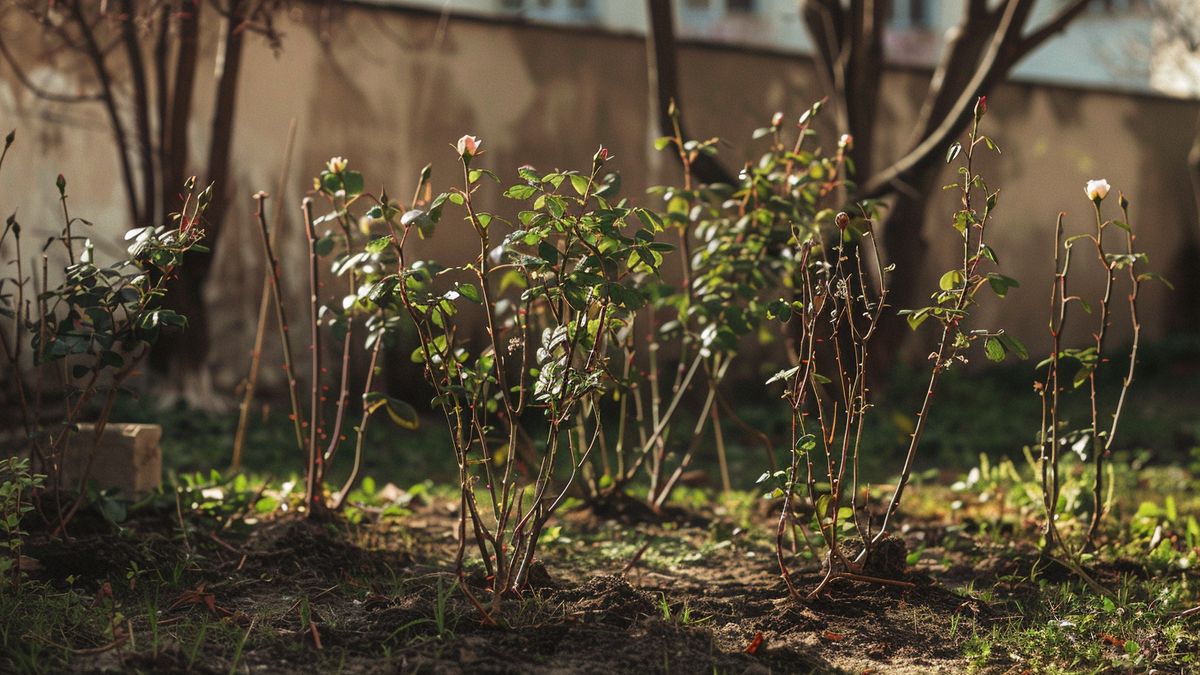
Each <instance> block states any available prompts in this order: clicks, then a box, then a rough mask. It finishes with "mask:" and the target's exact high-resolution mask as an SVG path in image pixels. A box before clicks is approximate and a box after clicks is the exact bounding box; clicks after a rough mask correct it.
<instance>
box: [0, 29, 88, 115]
mask: <svg viewBox="0 0 1200 675" xmlns="http://www.w3.org/2000/svg"><path fill="white" fill-rule="evenodd" d="M0 56H3V57H4V61H5V62H6V63H8V67H9V68H11V69H12V71H13V75H15V76H16V78H17V81H18V82H20V83H21V86H23V87H25V88H26V89H28V90H29V91H30V92H32V93H33V95H34V96H37V97H38V98H40V99H44V100H47V101H54V102H55V103H88V102H95V101H100V100H102V99H103V98H104V96H103V94H100V93H94V94H59V93H57V92H53V91H49V90H46V89H43V88H42V87H40V86H38V85H37V83H35V82H34V81H33V80H31V79H29V75H27V74H26V73H25V71H24V70H23V69H22V68H21V65H20V64H19V63H18V62H17V60H16V59H15V58H13V55H12V52H11V51H9V49H8V44H7V43H6V42H5V40H4V36H3V35H0Z"/></svg>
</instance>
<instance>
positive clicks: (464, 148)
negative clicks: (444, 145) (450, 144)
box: [457, 136, 483, 157]
mask: <svg viewBox="0 0 1200 675" xmlns="http://www.w3.org/2000/svg"><path fill="white" fill-rule="evenodd" d="M481 145H483V141H481V140H479V139H478V138H475V137H474V136H463V137H462V138H460V139H458V146H457V147H458V154H459V155H462V156H463V157H474V156H475V155H476V153H478V152H479V146H481Z"/></svg>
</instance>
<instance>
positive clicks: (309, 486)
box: [300, 197, 325, 516]
mask: <svg viewBox="0 0 1200 675" xmlns="http://www.w3.org/2000/svg"><path fill="white" fill-rule="evenodd" d="M300 213H301V216H302V217H303V218H304V231H305V234H307V235H308V263H309V264H308V289H309V296H308V301H309V313H310V314H309V329H310V330H309V351H310V356H311V358H310V364H311V365H310V367H311V369H312V377H311V380H312V381H311V383H310V384H311V392H310V397H309V411H308V413H309V416H308V419H309V426H308V465H307V467H306V471H305V472H304V473H305V476H304V501H305V504H306V505H307V509H306V514H307V515H309V516H311V515H312V514H313V513H314V512H316V511H317V510H319V509H320V508H321V506H322V500H323V497H322V495H321V490H322V479H323V478H324V473H325V472H324V466H325V464H324V457H322V455H321V451H320V449H319V448H318V447H317V442H318V440H319V439H318V436H319V433H318V427H319V426H320V424H321V330H320V326H319V324H318V315H319V304H320V283H321V282H320V273H321V270H320V258H318V256H317V230H316V226H315V224H314V223H313V215H312V199H311V198H309V197H305V198H304V201H303V202H301V205H300Z"/></svg>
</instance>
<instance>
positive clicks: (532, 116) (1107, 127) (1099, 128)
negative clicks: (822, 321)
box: [0, 4, 1200, 385]
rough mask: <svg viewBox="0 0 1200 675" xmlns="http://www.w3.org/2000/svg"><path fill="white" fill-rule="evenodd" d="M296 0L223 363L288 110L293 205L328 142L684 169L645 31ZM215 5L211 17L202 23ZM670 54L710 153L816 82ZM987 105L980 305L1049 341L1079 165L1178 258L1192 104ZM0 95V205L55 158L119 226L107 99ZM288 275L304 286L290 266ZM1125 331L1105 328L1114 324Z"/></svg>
mask: <svg viewBox="0 0 1200 675" xmlns="http://www.w3.org/2000/svg"><path fill="white" fill-rule="evenodd" d="M299 7H300V9H295V10H293V13H292V15H291V16H290V17H288V18H285V19H284V20H283V21H282V23H281V27H282V29H283V30H284V32H285V33H286V36H285V38H284V49H283V51H282V52H281V53H280V54H275V53H273V52H272V50H271V49H270V48H269V47H268V46H267V45H266V44H264V43H263V42H262V41H261V40H259V39H257V38H253V37H252V38H250V39H249V41H248V44H247V51H246V54H245V62H244V71H243V77H242V80H241V88H240V92H239V95H240V101H239V109H238V113H237V122H236V124H237V126H236V137H235V150H234V161H233V167H234V171H235V180H234V187H233V195H232V198H233V200H234V201H235V206H234V207H232V208H231V209H230V214H229V218H230V221H229V223H228V226H227V227H228V230H227V232H226V234H225V236H224V237H223V239H222V241H221V243H220V245H219V246H218V247H217V249H216V250H215V251H214V255H215V256H216V260H215V269H214V279H215V283H214V284H213V285H212V288H211V295H210V299H211V301H212V303H213V304H212V307H213V310H214V311H213V336H212V337H213V339H214V340H215V341H216V343H217V345H218V346H217V348H216V349H214V358H215V359H220V358H222V357H228V356H229V355H230V354H244V353H246V352H248V350H249V347H250V343H251V340H252V333H253V325H252V323H253V320H254V313H255V311H256V307H257V302H258V288H259V284H260V280H261V270H262V265H261V262H260V261H259V259H258V250H259V249H258V243H257V239H256V236H257V235H256V234H255V230H254V229H253V221H252V220H251V218H250V214H251V209H252V200H251V198H250V195H252V194H253V193H254V192H255V191H256V190H259V189H265V190H268V191H272V190H273V189H274V185H275V182H276V180H277V178H276V176H277V175H278V174H279V172H280V170H281V166H280V165H281V159H280V158H281V155H282V148H283V145H284V141H285V137H286V131H287V128H288V124H289V121H290V120H292V119H295V120H296V121H297V124H298V128H299V135H298V139H297V145H296V152H295V156H294V162H293V164H292V166H291V172H292V179H291V180H290V181H289V187H288V190H287V192H286V194H285V198H286V199H287V200H288V202H289V206H288V209H287V212H288V214H289V216H294V213H293V212H295V211H296V209H295V208H293V206H292V204H293V203H297V202H298V200H299V198H300V196H301V194H302V193H303V191H304V190H305V189H306V187H307V186H309V185H310V181H311V178H310V177H311V176H312V175H315V173H316V172H317V171H318V170H319V168H320V167H321V165H322V164H323V162H324V160H326V159H327V158H329V157H330V156H333V155H342V156H345V157H348V158H349V159H350V160H351V163H352V166H353V167H355V168H358V169H359V170H362V171H363V172H364V173H365V174H366V176H367V181H368V187H369V189H372V190H374V189H377V188H379V187H381V186H386V187H388V188H389V190H390V191H392V192H393V193H396V194H407V192H408V190H410V189H411V186H412V185H413V184H414V181H415V178H416V174H417V171H419V169H420V167H421V166H422V165H424V164H425V163H426V162H428V161H433V162H434V177H435V181H436V183H437V185H438V186H445V185H447V184H448V183H449V182H451V181H452V180H454V177H455V176H456V175H457V174H456V173H455V170H454V164H455V157H454V153H453V151H452V150H451V149H450V147H449V144H450V143H452V142H453V141H454V140H455V139H457V138H458V137H459V136H460V135H462V134H463V133H472V134H475V135H477V136H479V137H481V138H482V139H483V140H484V147H485V148H486V149H487V150H488V154H487V155H486V156H485V158H484V159H483V160H481V161H483V164H484V165H486V166H488V167H490V168H493V169H495V170H497V171H498V172H499V173H500V174H501V176H502V177H503V178H504V179H505V180H511V179H514V178H515V167H517V166H519V165H521V164H525V163H529V164H533V165H535V166H538V167H540V168H547V169H548V168H552V167H559V168H572V167H584V166H586V164H587V163H588V162H589V161H590V158H591V155H592V153H593V152H594V151H595V149H596V147H597V146H598V145H599V144H601V143H603V144H605V145H607V146H608V147H610V148H611V149H612V152H613V154H615V156H616V158H617V159H616V162H615V164H614V165H615V166H616V167H618V168H619V169H620V170H621V171H622V173H623V179H624V185H625V186H626V190H625V191H626V193H627V194H628V195H630V196H632V197H633V198H634V199H636V200H645V197H644V195H643V193H642V188H643V187H644V186H647V185H654V184H659V183H662V182H670V181H674V180H676V179H677V169H676V167H675V166H674V165H672V164H671V163H670V162H669V161H666V160H665V159H664V158H663V157H660V156H659V155H658V154H657V153H655V152H654V151H653V150H652V149H650V139H651V138H652V137H653V136H654V135H655V134H654V132H653V130H652V129H651V128H650V127H649V126H648V123H647V88H646V77H645V53H644V45H643V43H642V41H641V40H640V39H638V38H636V37H632V36H620V35H611V34H603V33H599V32H594V31H589V30H585V29H564V28H547V27H534V26H527V25H521V24H514V23H497V22H491V23H488V22H483V21H478V20H472V19H466V18H453V17H452V18H451V19H450V20H449V21H448V22H447V23H444V24H443V23H441V22H440V21H439V17H438V16H437V15H436V14H424V13H411V12H400V11H385V10H366V9H353V8H345V9H340V10H338V11H336V12H334V13H333V14H323V15H321V16H320V17H319V18H314V15H313V14H312V13H311V12H312V10H311V9H306V8H305V7H306V6H305V5H303V4H301V5H299ZM0 22H2V23H0V30H4V31H5V35H6V38H7V36H12V37H13V39H14V40H15V46H16V52H17V53H18V54H37V53H38V51H37V50H38V48H39V46H40V42H39V38H38V37H37V34H36V31H30V30H28V25H27V24H23V23H21V22H20V21H18V20H17V18H16V17H14V16H13V15H12V14H11V13H10V14H9V15H5V16H3V17H0ZM215 23H216V22H215V20H213V19H211V18H210V20H209V21H208V23H207V26H208V29H209V30H210V31H211V30H212V28H213V27H214V26H215ZM21 26H24V27H25V29H24V30H22V29H21ZM211 38H212V35H211V34H209V35H208V36H206V39H205V40H204V44H205V51H204V53H203V58H205V59H206V60H205V61H204V64H205V65H204V66H202V70H201V75H202V78H201V82H200V87H199V91H198V98H197V109H198V110H209V109H210V107H211V105H210V101H211V99H212V82H211V77H210V76H209V75H208V71H207V68H208V66H209V64H211V62H212V53H211V52H212V44H213V43H214V40H213V39H211ZM681 68H682V76H683V98H684V101H683V105H684V109H685V110H686V112H687V114H688V116H689V119H688V123H689V126H690V129H691V132H692V133H693V134H694V135H696V136H704V137H708V136H714V135H715V136H720V137H722V138H724V139H727V141H728V142H727V144H726V146H725V147H723V149H722V157H723V158H724V159H725V160H726V161H727V162H729V163H730V164H731V165H738V164H740V163H741V162H742V161H744V160H745V159H747V158H750V157H753V156H754V152H755V150H754V147H753V145H752V143H751V142H750V140H749V135H750V131H751V130H752V129H753V128H754V127H756V126H761V125H762V124H764V123H765V122H766V121H767V120H768V119H769V118H770V116H771V113H773V112H774V111H776V110H783V111H786V112H787V113H788V114H789V115H793V114H798V113H799V112H800V111H802V110H804V109H805V108H807V107H808V105H809V104H810V103H811V102H812V101H813V100H815V99H816V98H818V97H819V95H820V94H819V91H818V89H817V85H816V83H815V81H814V78H813V76H812V71H811V64H810V63H809V62H808V61H806V60H804V59H802V58H798V57H795V56H792V55H786V54H779V53H773V52H769V51H759V52H752V51H746V50H739V49H733V48H722V47H713V46H703V45H687V46H686V47H685V48H684V49H683V50H682V54H681ZM31 75H33V76H36V77H38V78H42V79H39V81H42V82H46V83H48V85H49V84H53V85H56V86H59V87H60V88H63V87H65V88H68V89H69V88H70V87H72V86H74V85H73V84H72V83H73V78H71V77H70V76H68V75H65V74H62V73H60V72H54V71H50V70H47V69H46V68H43V69H42V70H40V71H39V70H38V69H37V68H34V69H31ZM927 77H928V74H927V73H924V72H920V71H907V70H906V71H896V72H893V73H891V74H890V75H889V77H887V78H886V81H885V83H884V86H883V88H882V91H880V92H879V96H880V97H881V100H882V108H881V109H882V118H883V132H882V133H881V134H880V143H881V144H882V146H883V147H882V150H883V152H884V153H885V154H886V155H887V156H889V157H891V156H896V155H898V154H899V153H900V152H901V151H902V150H903V149H904V148H905V146H906V144H907V143H908V136H907V134H908V130H909V129H910V128H911V125H912V122H913V120H914V118H915V116H916V111H917V109H918V107H919V105H920V98H919V96H920V93H921V92H922V91H923V88H924V81H925V79H926V78H927ZM989 102H990V109H991V111H992V112H991V113H990V115H989V118H988V128H987V131H988V132H989V133H990V134H991V135H992V136H993V137H994V138H995V139H996V140H997V141H998V143H999V144H1000V146H1001V147H1002V149H1003V151H1004V152H1003V154H1002V155H1000V156H998V157H993V158H990V159H989V160H987V162H986V164H985V165H984V167H985V174H986V176H987V178H988V180H989V182H990V183H991V184H992V185H993V186H995V187H1000V188H1001V200H1000V201H1001V206H1000V209H999V211H998V213H997V221H996V224H995V227H994V230H993V234H994V247H995V249H996V250H997V252H998V253H999V255H1000V259H1001V262H1002V263H1003V264H1004V267H1005V271H1006V273H1008V274H1010V275H1012V276H1015V277H1017V278H1018V279H1020V280H1021V282H1022V287H1021V288H1020V289H1017V290H1016V291H1014V292H1013V293H1012V294H1011V295H1010V297H1009V299H1008V300H1007V301H1005V302H1004V303H1003V306H1002V307H1001V306H1000V305H997V304H996V303H988V304H987V306H986V307H985V308H984V309H983V311H982V312H981V314H980V317H981V320H982V321H983V322H984V325H987V326H992V327H997V326H1003V327H1005V328H1007V329H1008V330H1009V331H1010V332H1013V333H1014V334H1016V335H1018V336H1020V337H1021V338H1022V339H1024V340H1026V342H1027V343H1028V344H1029V345H1030V347H1031V348H1032V349H1038V350H1040V349H1042V348H1043V347H1044V346H1045V344H1046V340H1045V339H1044V337H1045V332H1046V330H1045V326H1046V319H1047V307H1046V299H1047V297H1048V286H1047V284H1048V283H1049V280H1050V275H1051V272H1052V263H1051V259H1050V257H1049V256H1050V250H1049V248H1048V247H1049V245H1050V242H1051V240H1052V233H1053V224H1054V218H1055V215H1056V214H1057V212H1058V211H1059V210H1066V211H1068V212H1069V214H1070V216H1069V220H1068V222H1069V223H1070V225H1071V227H1072V228H1073V229H1080V228H1083V227H1086V226H1087V224H1088V222H1090V221H1089V218H1090V215H1089V211H1090V205H1089V203H1088V202H1087V201H1086V199H1085V198H1084V195H1083V184H1084V182H1085V181H1086V180H1087V179H1089V178H1097V177H1105V178H1107V179H1108V180H1109V182H1110V183H1112V184H1113V185H1114V186H1115V188H1116V189H1120V190H1124V191H1125V192H1126V194H1128V195H1129V196H1130V199H1131V200H1132V202H1133V218H1132V219H1133V221H1134V225H1135V227H1136V228H1137V229H1138V232H1139V244H1140V245H1141V246H1142V247H1143V249H1144V250H1146V251H1148V252H1149V253H1150V255H1151V260H1152V263H1153V267H1154V269H1157V270H1160V271H1163V272H1166V273H1171V271H1172V269H1173V265H1174V264H1175V263H1176V262H1177V260H1176V257H1177V256H1176V253H1177V251H1178V250H1179V249H1180V247H1181V246H1182V243H1183V242H1184V241H1186V240H1187V238H1188V237H1189V236H1194V233H1195V228H1196V225H1195V223H1196V214H1195V207H1194V202H1193V200H1192V195H1191V192H1190V186H1189V182H1188V178H1187V174H1186V168H1185V157H1186V153H1187V148H1188V145H1189V143H1190V139H1191V135H1192V132H1193V128H1194V125H1195V123H1196V119H1197V112H1198V110H1200V105H1198V104H1197V103H1196V102H1185V101H1178V100H1170V99H1165V98H1153V97H1139V96H1127V95H1117V94H1110V93H1104V92H1099V91H1085V90H1073V89H1065V88H1053V87H1046V86H1033V85H1006V86H1004V87H1001V88H1000V90H999V91H997V92H995V93H994V94H993V96H992V97H991V98H990V99H989ZM0 110H2V111H3V113H4V120H5V121H4V126H5V127H9V126H15V127H17V128H18V129H19V130H18V135H19V140H18V144H17V145H16V146H14V148H13V151H12V153H10V157H9V159H8V161H7V163H6V166H5V167H4V169H3V174H2V176H0V210H3V211H4V212H5V214H7V213H8V212H11V211H13V210H14V209H16V210H18V212H19V216H20V219H21V221H22V222H23V223H24V224H25V226H26V228H27V231H31V230H36V231H38V232H40V233H41V234H45V233H50V232H53V231H55V230H56V229H57V228H58V227H59V226H60V225H59V223H60V221H59V217H58V214H57V208H58V206H57V201H56V197H57V194H56V192H55V190H54V187H53V185H54V177H55V175H56V174H57V173H58V172H60V171H62V172H63V173H65V174H66V175H67V178H68V181H69V186H70V187H69V192H70V195H71V198H72V203H73V209H74V212H75V213H77V214H80V215H84V216H86V217H88V218H89V219H91V220H93V221H95V222H96V223H97V229H98V230H99V231H101V232H104V233H106V235H105V236H110V235H111V239H112V241H113V242H114V243H115V242H118V241H119V239H118V238H117V232H118V231H119V230H121V229H123V228H124V227H126V225H127V223H126V216H125V203H124V200H123V193H122V188H121V185H120V183H119V181H118V180H117V176H118V175H119V174H118V172H117V165H116V162H115V159H114V154H113V148H112V144H111V140H110V136H109V132H108V129H107V125H106V122H105V119H104V117H103V115H102V111H101V109H100V108H99V107H98V106H96V105H94V104H82V105H66V104H55V103H47V102H45V101H43V100H40V99H37V98H35V97H34V96H32V95H31V94H30V93H29V92H28V91H26V90H24V89H23V88H22V87H21V86H20V85H19V84H18V83H17V82H16V81H15V79H14V76H13V74H12V72H11V71H10V70H9V69H8V68H7V67H0ZM208 123H209V120H208V119H206V116H204V115H201V116H198V117H197V119H196V120H195V124H194V126H193V129H192V134H191V135H192V142H193V145H194V147H196V148H200V147H203V144H204V142H205V140H206V138H205V137H206V135H207V127H208ZM4 131H6V129H4ZM826 138H828V137H826ZM951 175H952V172H948V173H947V180H946V181H945V182H949V181H950V180H952V178H951ZM1114 197H1115V194H1114ZM1112 201H1115V199H1114V200H1112ZM953 210H954V197H953V195H951V194H944V195H939V196H938V197H937V199H936V202H935V204H934V207H933V209H932V210H931V218H930V222H929V223H928V227H927V234H928V236H929V238H930V240H931V242H932V244H933V255H932V258H931V264H930V266H929V267H928V268H927V269H923V270H911V269H910V270H898V272H897V273H900V274H920V275H921V276H922V279H923V280H924V282H926V285H927V286H929V287H930V288H933V287H934V286H935V284H936V280H937V278H938V276H940V274H941V272H942V271H944V270H945V269H947V268H948V267H949V266H950V265H952V264H953V258H954V256H955V255H956V253H955V233H954V232H953V230H952V229H951V228H950V225H949V220H950V216H951V214H952V213H953ZM290 222H291V225H292V227H291V228H290V229H289V234H288V240H287V242H286V243H285V245H284V247H283V248H284V251H285V256H284V257H285V258H290V259H291V260H292V261H294V266H295V269H296V272H297V273H301V270H302V269H303V263H302V262H301V252H302V250H303V242H302V237H301V236H300V234H299V230H298V229H296V227H295V225H296V219H295V218H294V217H293V218H291V221H290ZM456 226H457V224H456V223H455V222H453V221H451V222H448V223H447V224H446V225H445V227H444V229H443V235H444V237H443V238H440V240H438V241H435V242H432V243H431V244H428V247H427V250H426V251H424V253H425V254H429V255H441V256H447V257H454V256H461V255H462V252H461V251H456V250H455V244H456V242H457V241H459V239H458V238H456V237H455V236H454V230H455V228H456ZM30 240H31V241H34V240H36V238H34V237H31V238H30ZM100 250H101V252H102V254H103V250H104V249H103V248H101V249H100ZM1192 264H1194V261H1193V263H1192ZM295 281H296V284H295V285H296V288H295V291H296V297H297V300H298V301H299V299H300V297H301V291H302V288H301V286H302V284H301V280H300V278H299V277H296V278H295ZM1144 301H1145V305H1144V310H1143V322H1144V324H1145V327H1146V330H1147V333H1148V335H1149V336H1150V337H1159V336H1162V335H1163V334H1164V333H1165V332H1166V331H1167V330H1168V329H1169V326H1170V325H1171V323H1170V322H1171V319H1172V312H1178V311H1181V310H1180V309H1179V308H1178V307H1177V306H1176V307H1174V308H1172V306H1171V305H1169V303H1170V302H1171V298H1170V297H1169V296H1168V295H1167V294H1166V293H1165V292H1163V291H1162V290H1161V289H1159V288H1149V289H1147V292H1146V293H1145V298H1144ZM1194 309H1195V308H1192V310H1191V311H1194ZM1002 310H1003V317H1002V318H1001V316H1002V315H1001V311H1002ZM1081 334H1083V333H1081ZM1125 335H1126V333H1125V332H1124V331H1123V330H1121V329H1118V330H1117V334H1116V335H1115V336H1114V337H1115V339H1116V340H1121V339H1124V336H1125ZM917 348H918V349H924V348H925V347H924V345H918V347H917ZM242 361H243V359H241V358H237V359H235V360H234V362H233V363H232V364H230V365H231V367H227V368H224V369H220V370H219V372H217V373H216V375H217V377H218V383H219V384H222V385H229V384H230V383H232V382H233V381H235V379H236V378H237V377H238V376H239V374H240V372H241V371H242V369H243V368H244V363H242Z"/></svg>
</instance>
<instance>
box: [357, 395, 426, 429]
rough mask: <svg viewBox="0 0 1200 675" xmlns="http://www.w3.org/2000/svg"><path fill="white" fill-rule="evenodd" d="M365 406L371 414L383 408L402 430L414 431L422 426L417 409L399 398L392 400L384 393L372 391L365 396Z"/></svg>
mask: <svg viewBox="0 0 1200 675" xmlns="http://www.w3.org/2000/svg"><path fill="white" fill-rule="evenodd" d="M363 404H364V405H365V406H366V407H367V412H368V413H370V414H373V413H374V412H375V411H376V410H379V409H380V408H383V409H384V410H386V411H387V414H388V417H389V418H390V419H391V420H392V423H393V424H395V425H396V426H398V427H400V428H402V429H408V430H410V431H412V430H415V429H418V428H420V426H421V417H420V416H419V415H417V409H416V408H414V407H412V405H410V404H409V403H407V402H405V401H401V400H400V399H398V398H392V397H391V396H388V395H387V394H384V393H382V392H378V391H370V392H367V393H365V394H363Z"/></svg>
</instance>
